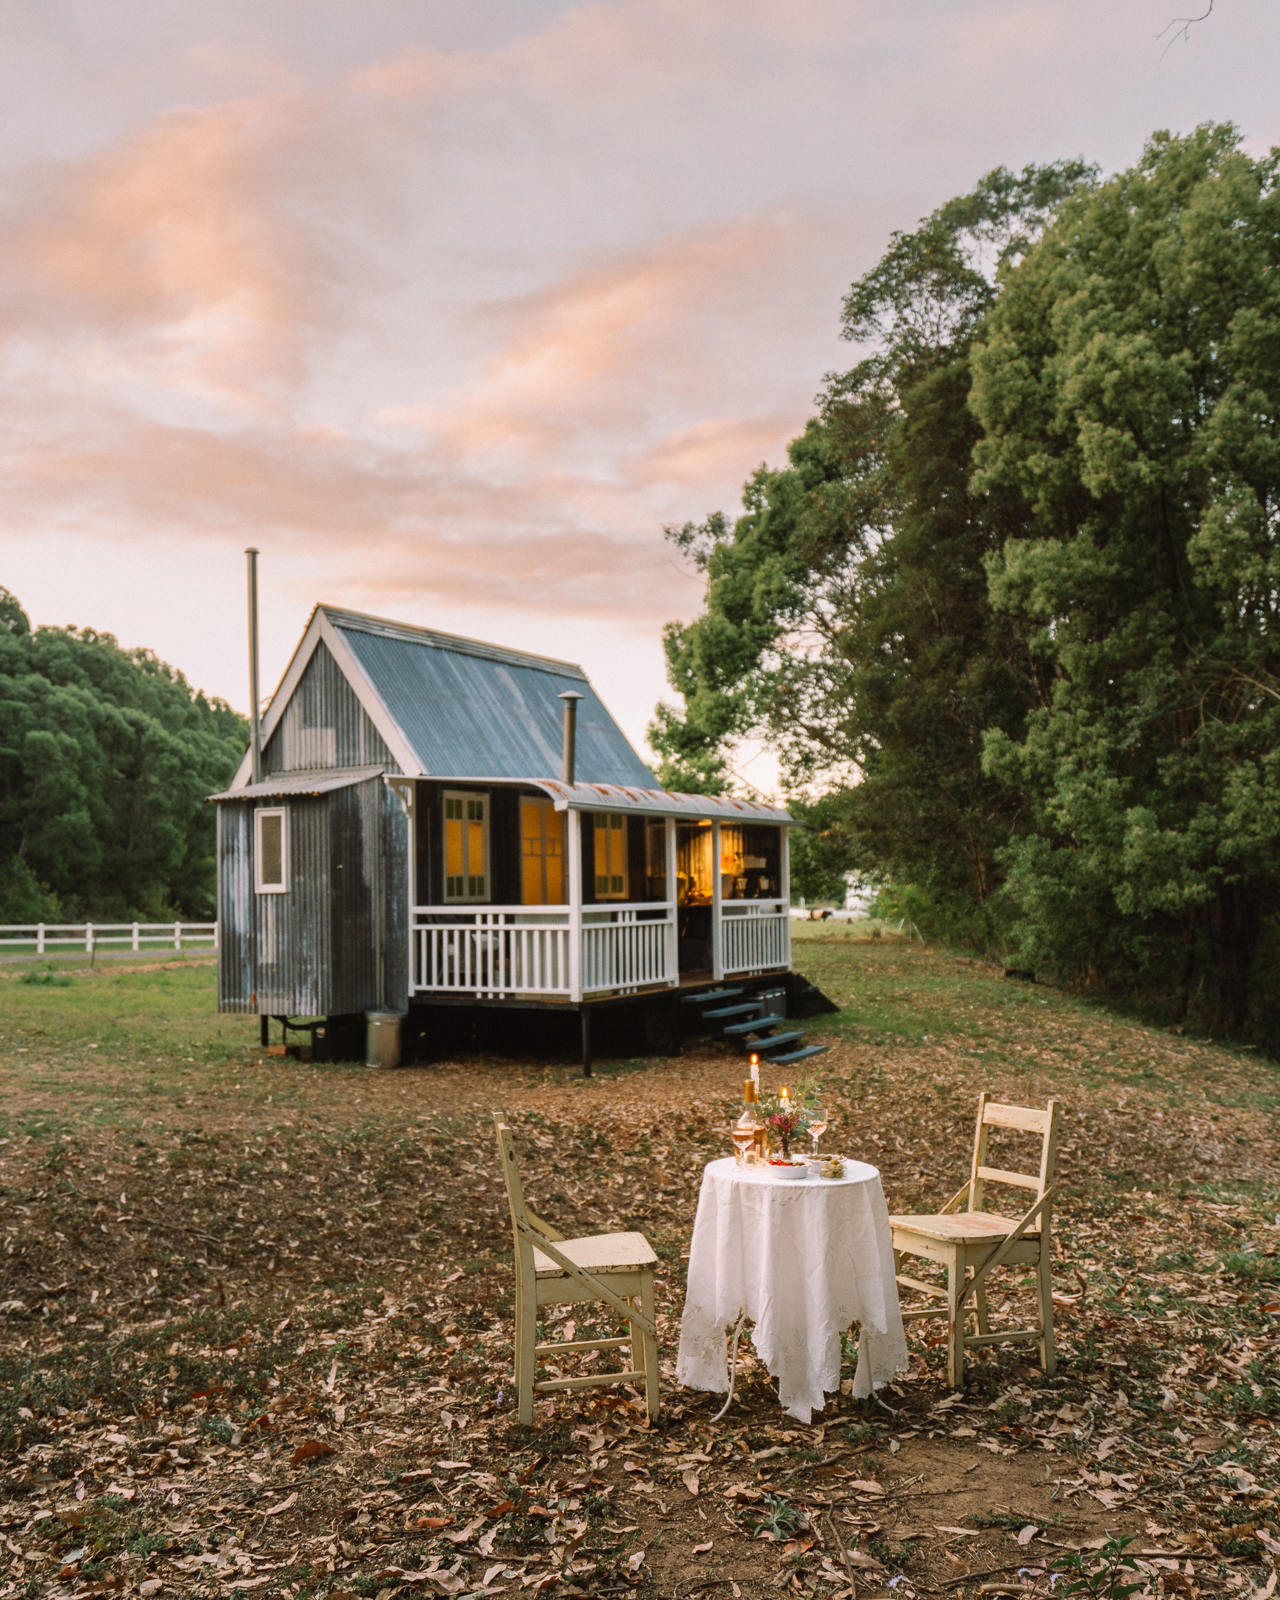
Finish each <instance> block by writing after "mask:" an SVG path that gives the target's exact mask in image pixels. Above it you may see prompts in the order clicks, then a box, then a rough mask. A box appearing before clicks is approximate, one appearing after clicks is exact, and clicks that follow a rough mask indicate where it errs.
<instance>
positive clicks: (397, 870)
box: [212, 606, 793, 1054]
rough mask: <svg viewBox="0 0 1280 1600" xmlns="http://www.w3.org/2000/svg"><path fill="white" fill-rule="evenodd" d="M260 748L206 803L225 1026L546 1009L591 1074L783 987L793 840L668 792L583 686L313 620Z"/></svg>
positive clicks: (769, 813) (513, 658) (344, 615)
mask: <svg viewBox="0 0 1280 1600" xmlns="http://www.w3.org/2000/svg"><path fill="white" fill-rule="evenodd" d="M260 737H261V750H260V774H261V775H260V777H259V778H258V780H257V781H256V782H255V781H254V778H253V770H254V764H253V760H252V752H250V753H246V755H245V758H244V761H243V762H242V764H241V766H240V769H239V771H238V772H237V773H236V776H235V779H234V780H233V782H232V784H231V786H230V787H229V788H228V789H227V790H226V791H225V792H224V793H222V794H219V795H215V796H213V797H212V798H213V799H214V800H215V801H216V803H217V807H218V899H219V922H220V930H221V931H220V948H219V971H218V984H219V1008H220V1009H221V1010H223V1011H229V1012H241V1013H251V1014H256V1015H258V1016H260V1017H263V1018H264V1019H266V1018H268V1017H277V1018H282V1019H283V1018H294V1017H311V1018H338V1017H354V1016H357V1015H358V1014H361V1013H364V1012H369V1011H378V1010H387V1011H392V1012H397V1013H400V1014H402V1015H405V1014H409V1015H411V1016H412V1015H416V1014H418V1013H421V1012H424V1011H428V1010H430V1009H431V1008H441V1007H471V1008H475V1007H489V1008H492V1007H505V1008H525V1009H530V1008H532V1009H539V1008H551V1007H554V1008H559V1009H561V1010H565V1009H567V1010H568V1011H570V1012H573V1013H576V1014H577V1015H578V1016H579V1017H580V1018H581V1026H582V1036H583V1043H584V1054H585V1053H586V1052H588V1051H589V1043H588V1041H589V1027H590V1016H591V1014H592V1012H593V1011H595V1010H598V1009H599V1008H601V1007H609V1006H619V1005H631V1006H647V1007H649V1008H650V1009H652V1008H653V1007H654V1006H655V1005H657V1006H662V1005H664V1004H665V1005H666V1006H667V1007H668V1009H669V1008H670V1006H671V1005H672V1003H673V1002H674V1001H677V1000H679V998H680V997H681V996H682V995H683V994H686V993H697V992H700V991H701V992H705V991H707V990H709V989H711V988H713V987H714V986H715V985H717V984H722V983H723V982H724V981H725V980H732V981H733V983H734V985H735V987H744V988H745V990H746V991H748V992H749V991H750V990H751V989H752V988H753V987H755V988H759V987H760V986H762V985H766V984H768V983H771V982H772V983H774V984H776V983H777V981H778V979H779V977H780V976H783V977H785V975H786V974H788V973H789V972H790V966H791V919H790V916H789V904H790V893H789V887H788V852H787V836H788V835H787V830H788V827H789V826H790V825H792V823H793V819H792V818H791V817H790V816H789V815H788V814H787V812H786V811H784V810H782V809H780V808H778V807H775V806H771V805H767V804H764V803H762V802H755V801H746V800H737V799H728V798H711V797H708V796H704V795H687V794H671V793H668V792H666V791H665V790H662V789H660V788H659V787H658V785H657V781H656V779H655V778H654V776H653V774H652V773H651V772H650V771H649V769H648V768H647V767H646V766H645V764H644V763H643V762H642V761H641V760H640V758H639V756H638V755H637V754H636V753H635V751H634V750H633V749H632V748H631V746H630V744H629V743H628V742H627V740H626V738H625V737H624V735H623V733H622V731H621V730H620V728H619V727H618V725H617V724H616V723H615V722H614V720H613V718H612V717H611V716H610V715H609V713H608V711H607V710H606V709H605V707H604V705H603V704H602V703H601V702H600V700H599V698H598V697H597V695H596V694H595V692H594V690H593V689H592V687H591V684H590V683H589V682H588V680H587V677H586V675H585V674H584V673H583V671H582V669H581V668H580V667H576V666H573V665H571V664H570V663H568V662H564V661H553V660H548V659H545V658H544V657H541V656H536V655H530V654H527V653H525V652H523V651H517V650H508V649H504V648H501V647H499V646H494V645H488V644H481V643H478V642H477V641H475V640H471V639H462V638H456V637H454V636H452V635H449V634H442V633H437V632H434V631H432V630H430V629H427V628H417V627H410V626H407V625H405V624H403V623H398V622H386V621H382V620H380V619H378V618H376V617H369V616H363V615H360V614H358V613H355V612H351V611H344V610H339V609H338V608H336V607H333V606H318V607H317V608H316V609H315V611H314V612H313V613H312V616H311V619H310V621H309V623H308V625H307V629H306V632H305V634H304V635H303V638H302V641H301V643H300V644H299V646H298V648H297V650H296V651H295V653H294V656H293V659H292V660H291V662H290V664H289V667H288V670H287V671H286V673H285V675H284V678H283V680H282V682H281V684H280V687H279V689H278V690H277V692H276V694H275V696H274V697H273V699H272V701H271V704H270V707H269V708H268V710H267V711H266V712H265V714H264V716H263V719H262V726H261V735H260ZM264 1037H265V1021H264Z"/></svg>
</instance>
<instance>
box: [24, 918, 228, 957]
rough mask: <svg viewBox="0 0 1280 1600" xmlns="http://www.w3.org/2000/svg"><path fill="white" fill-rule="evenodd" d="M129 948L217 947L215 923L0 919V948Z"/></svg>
mask: <svg viewBox="0 0 1280 1600" xmlns="http://www.w3.org/2000/svg"><path fill="white" fill-rule="evenodd" d="M113 945H127V946H128V947H129V949H130V950H138V951H140V950H150V949H152V948H153V947H155V946H162V947H164V948H165V949H169V950H184V949H186V947H187V946H188V945H212V946H213V948H214V949H215V950H216V949H217V948H218V924H217V923H216V922H0V947H8V946H12V947H13V948H14V949H22V950H26V951H30V952H32V953H33V954H35V955H38V956H42V955H45V954H47V953H48V952H49V951H50V950H62V949H74V950H77V951H83V952H84V954H85V955H88V956H91V955H93V953H94V951H95V950H99V949H101V948H102V947H103V946H113Z"/></svg>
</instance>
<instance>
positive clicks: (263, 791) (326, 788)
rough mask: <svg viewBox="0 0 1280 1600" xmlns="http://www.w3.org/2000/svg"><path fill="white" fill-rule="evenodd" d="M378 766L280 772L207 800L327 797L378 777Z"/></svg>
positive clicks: (213, 795)
mask: <svg viewBox="0 0 1280 1600" xmlns="http://www.w3.org/2000/svg"><path fill="white" fill-rule="evenodd" d="M382 775H383V769H382V768H381V767H336V768H335V767H324V768H315V769H313V770H312V771H310V772H280V773H277V774H276V776H275V777H274V778H264V779H263V780H262V782H261V783H246V784H245V786H244V787H243V788H242V789H224V790H223V792H222V793H221V794H211V795H210V796H209V798H210V800H276V799H281V800H282V799H284V798H285V797H286V796H288V795H300V794H329V793H330V792H331V791H332V790H334V789H349V788H350V787H351V785H352V784H355V783H367V782H368V780H369V779H370V778H380V777H382Z"/></svg>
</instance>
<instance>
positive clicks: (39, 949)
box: [36, 922, 44, 956]
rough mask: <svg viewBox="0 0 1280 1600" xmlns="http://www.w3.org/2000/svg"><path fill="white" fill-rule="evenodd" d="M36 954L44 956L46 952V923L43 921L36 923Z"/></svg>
mask: <svg viewBox="0 0 1280 1600" xmlns="http://www.w3.org/2000/svg"><path fill="white" fill-rule="evenodd" d="M36 954H37V955H38V956H42V955H43V954H44V923H43V922H37V923H36Z"/></svg>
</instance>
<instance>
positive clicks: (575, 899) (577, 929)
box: [569, 810, 582, 1001]
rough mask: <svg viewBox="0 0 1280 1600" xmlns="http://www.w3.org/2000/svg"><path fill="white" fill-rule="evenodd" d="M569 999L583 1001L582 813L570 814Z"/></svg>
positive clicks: (572, 811) (571, 812)
mask: <svg viewBox="0 0 1280 1600" xmlns="http://www.w3.org/2000/svg"><path fill="white" fill-rule="evenodd" d="M569 998H570V1000H574V1001H580V1000H581V999H582V813H581V811H574V810H571V811H570V812H569Z"/></svg>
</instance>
